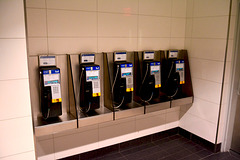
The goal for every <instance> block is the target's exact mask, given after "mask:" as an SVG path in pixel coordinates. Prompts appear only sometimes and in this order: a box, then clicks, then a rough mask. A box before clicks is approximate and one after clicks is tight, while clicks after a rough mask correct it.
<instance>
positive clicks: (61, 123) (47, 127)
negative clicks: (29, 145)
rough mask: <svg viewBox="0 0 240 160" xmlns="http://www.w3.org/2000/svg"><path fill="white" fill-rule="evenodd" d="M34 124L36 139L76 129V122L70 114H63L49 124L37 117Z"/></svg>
mask: <svg viewBox="0 0 240 160" xmlns="http://www.w3.org/2000/svg"><path fill="white" fill-rule="evenodd" d="M34 124H35V136H37V137H38V136H44V135H49V134H54V133H58V132H61V131H65V130H68V129H74V128H77V120H76V119H75V117H73V116H72V115H71V114H64V115H62V116H60V117H59V118H58V119H56V120H55V121H54V122H51V123H47V122H46V121H45V120H43V119H42V118H41V117H38V118H37V119H36V120H35V121H34Z"/></svg>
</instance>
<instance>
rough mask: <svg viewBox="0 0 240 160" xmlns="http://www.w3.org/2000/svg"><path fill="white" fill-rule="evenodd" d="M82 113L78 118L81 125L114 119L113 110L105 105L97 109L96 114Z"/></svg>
mask: <svg viewBox="0 0 240 160" xmlns="http://www.w3.org/2000/svg"><path fill="white" fill-rule="evenodd" d="M79 114H80V117H81V118H80V119H78V125H79V127H84V126H89V125H94V124H99V123H103V122H108V121H113V112H112V111H110V110H109V109H107V108H105V107H101V108H99V109H96V110H95V115H86V114H83V113H79Z"/></svg>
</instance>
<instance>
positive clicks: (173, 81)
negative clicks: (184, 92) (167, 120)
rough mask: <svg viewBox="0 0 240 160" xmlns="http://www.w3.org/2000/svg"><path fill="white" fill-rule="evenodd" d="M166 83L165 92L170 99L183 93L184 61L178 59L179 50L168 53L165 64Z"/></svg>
mask: <svg viewBox="0 0 240 160" xmlns="http://www.w3.org/2000/svg"><path fill="white" fill-rule="evenodd" d="M165 70H166V73H165V74H166V81H165V86H164V88H165V89H164V90H165V93H166V94H167V96H168V97H169V98H171V99H172V98H174V97H176V96H177V95H178V94H180V93H181V85H182V84H185V69H184V60H182V59H180V58H178V51H177V50H170V51H168V52H167V61H166V62H165Z"/></svg>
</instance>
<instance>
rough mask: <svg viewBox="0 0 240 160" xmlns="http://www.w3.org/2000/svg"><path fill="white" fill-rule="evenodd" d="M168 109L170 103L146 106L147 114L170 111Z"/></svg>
mask: <svg viewBox="0 0 240 160" xmlns="http://www.w3.org/2000/svg"><path fill="white" fill-rule="evenodd" d="M168 108H170V101H168V102H162V103H156V104H151V105H147V106H146V112H145V113H151V112H156V111H160V110H163V109H168Z"/></svg>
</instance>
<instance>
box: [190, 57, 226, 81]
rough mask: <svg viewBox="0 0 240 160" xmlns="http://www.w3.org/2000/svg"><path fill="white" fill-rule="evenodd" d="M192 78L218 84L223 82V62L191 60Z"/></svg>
mask: <svg viewBox="0 0 240 160" xmlns="http://www.w3.org/2000/svg"><path fill="white" fill-rule="evenodd" d="M190 66H191V76H192V77H194V78H200V79H205V80H209V81H213V82H217V83H221V82H222V76H223V62H219V61H212V60H204V59H199V58H190Z"/></svg>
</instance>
